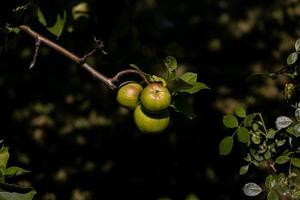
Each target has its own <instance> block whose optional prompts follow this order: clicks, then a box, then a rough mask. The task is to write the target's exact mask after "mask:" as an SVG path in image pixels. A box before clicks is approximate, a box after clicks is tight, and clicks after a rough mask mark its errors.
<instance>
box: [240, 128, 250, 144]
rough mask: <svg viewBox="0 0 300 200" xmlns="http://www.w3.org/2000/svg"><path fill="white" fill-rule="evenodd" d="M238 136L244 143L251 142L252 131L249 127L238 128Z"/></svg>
mask: <svg viewBox="0 0 300 200" xmlns="http://www.w3.org/2000/svg"><path fill="white" fill-rule="evenodd" d="M237 136H238V140H239V141H240V142H242V143H247V142H249V139H250V133H249V131H248V129H247V128H245V127H239V128H238V130H237Z"/></svg>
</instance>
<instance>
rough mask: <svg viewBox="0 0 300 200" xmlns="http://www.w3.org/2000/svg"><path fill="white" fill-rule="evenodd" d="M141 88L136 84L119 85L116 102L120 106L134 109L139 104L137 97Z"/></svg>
mask: <svg viewBox="0 0 300 200" xmlns="http://www.w3.org/2000/svg"><path fill="white" fill-rule="evenodd" d="M142 90H143V87H142V86H141V85H140V84H139V83H136V82H130V83H126V84H123V85H121V87H120V89H119V90H118V94H117V101H118V102H119V104H120V105H122V106H124V107H127V108H129V109H134V108H135V107H136V106H137V105H138V104H139V97H140V94H141V92H142Z"/></svg>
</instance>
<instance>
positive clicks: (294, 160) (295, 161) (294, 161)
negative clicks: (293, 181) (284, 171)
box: [291, 158, 300, 168]
mask: <svg viewBox="0 0 300 200" xmlns="http://www.w3.org/2000/svg"><path fill="white" fill-rule="evenodd" d="M291 162H292V165H294V166H295V167H298V168H300V158H292V160H291Z"/></svg>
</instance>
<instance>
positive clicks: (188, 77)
mask: <svg viewBox="0 0 300 200" xmlns="http://www.w3.org/2000/svg"><path fill="white" fill-rule="evenodd" d="M197 76H198V75H197V74H196V73H192V72H186V73H184V74H183V75H182V76H181V77H180V79H182V80H184V81H185V82H188V83H190V84H192V83H196V82H197Z"/></svg>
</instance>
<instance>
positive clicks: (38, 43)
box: [29, 37, 41, 69]
mask: <svg viewBox="0 0 300 200" xmlns="http://www.w3.org/2000/svg"><path fill="white" fill-rule="evenodd" d="M40 46H41V41H40V38H39V37H37V39H36V42H35V51H34V55H33V59H32V61H31V64H30V66H29V69H32V68H33V67H34V65H35V63H36V58H37V56H38V54H39V49H40Z"/></svg>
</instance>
